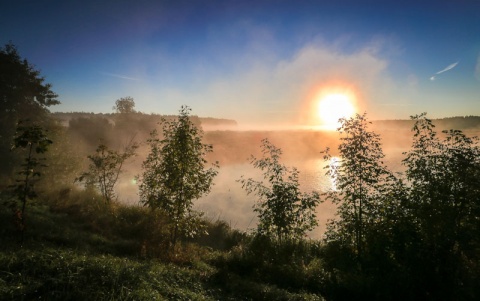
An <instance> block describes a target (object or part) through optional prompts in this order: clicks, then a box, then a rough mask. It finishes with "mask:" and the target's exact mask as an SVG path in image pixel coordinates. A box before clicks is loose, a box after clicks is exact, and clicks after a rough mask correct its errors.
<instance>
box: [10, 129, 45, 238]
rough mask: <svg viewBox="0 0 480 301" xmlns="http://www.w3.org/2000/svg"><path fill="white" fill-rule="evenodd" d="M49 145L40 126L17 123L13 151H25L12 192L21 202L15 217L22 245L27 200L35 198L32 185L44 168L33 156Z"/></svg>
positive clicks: (43, 150)
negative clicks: (23, 160)
mask: <svg viewBox="0 0 480 301" xmlns="http://www.w3.org/2000/svg"><path fill="white" fill-rule="evenodd" d="M50 144H52V141H51V140H50V139H48V138H47V136H46V135H45V133H44V130H43V129H42V128H41V127H40V126H38V125H35V124H32V125H25V124H24V122H20V123H19V125H18V127H17V132H16V134H15V138H14V139H13V147H14V148H15V149H24V150H26V157H25V163H23V164H22V168H21V169H20V171H19V172H18V175H19V176H20V177H21V178H20V179H19V180H17V182H18V184H17V185H14V192H15V194H16V196H17V198H18V200H20V202H21V210H20V209H15V217H16V219H17V222H18V225H19V227H20V231H21V233H22V236H21V242H22V243H23V234H24V230H25V209H26V206H27V200H28V199H32V198H35V197H36V196H37V194H36V192H35V189H34V183H35V180H36V179H37V178H39V177H40V176H41V172H40V169H41V167H44V166H45V165H44V164H41V161H42V159H41V158H38V157H36V156H35V155H36V154H43V153H45V152H46V151H47V150H48V146H49V145H50Z"/></svg>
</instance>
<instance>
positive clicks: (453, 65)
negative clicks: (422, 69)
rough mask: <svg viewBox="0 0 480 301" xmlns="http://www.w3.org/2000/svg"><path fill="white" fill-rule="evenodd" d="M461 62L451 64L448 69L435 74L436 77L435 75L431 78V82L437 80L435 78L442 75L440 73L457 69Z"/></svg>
mask: <svg viewBox="0 0 480 301" xmlns="http://www.w3.org/2000/svg"><path fill="white" fill-rule="evenodd" d="M458 63H459V62H455V63H453V64H450V65H448V66H447V67H446V68H444V69H442V70H440V71H438V72H437V73H435V75H433V76H432V77H430V80H431V81H434V80H435V77H436V76H437V75H438V74H440V73H443V72H447V71H448V70H452V69H453V68H455V67H456V66H457V65H458Z"/></svg>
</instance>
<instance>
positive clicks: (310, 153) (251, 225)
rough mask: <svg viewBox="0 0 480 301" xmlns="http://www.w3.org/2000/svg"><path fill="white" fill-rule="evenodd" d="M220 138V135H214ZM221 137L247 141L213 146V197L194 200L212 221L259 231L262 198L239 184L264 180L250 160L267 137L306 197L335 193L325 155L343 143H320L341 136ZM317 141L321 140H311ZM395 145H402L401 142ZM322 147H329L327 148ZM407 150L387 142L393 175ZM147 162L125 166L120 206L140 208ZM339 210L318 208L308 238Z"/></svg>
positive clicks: (317, 233) (330, 206) (316, 235)
mask: <svg viewBox="0 0 480 301" xmlns="http://www.w3.org/2000/svg"><path fill="white" fill-rule="evenodd" d="M219 134H220V133H215V135H219ZM222 135H224V136H225V137H229V138H230V139H233V138H239V137H243V138H242V139H236V140H235V139H233V140H230V139H228V141H223V142H222V143H220V142H218V141H217V142H216V144H214V145H213V146H214V156H215V157H216V158H218V159H220V160H219V161H220V162H219V163H220V168H219V169H218V175H217V177H216V178H215V179H214V185H213V187H212V190H211V192H210V193H209V194H208V195H206V196H203V197H202V198H200V199H198V200H195V201H194V207H195V209H197V210H200V211H203V212H205V214H206V217H207V218H208V219H210V220H212V221H216V220H217V219H220V220H223V221H225V222H227V223H228V224H229V225H230V226H232V227H234V228H236V229H239V230H242V231H249V230H251V229H255V227H256V225H257V218H256V214H255V212H254V211H253V206H254V204H255V203H256V202H257V199H258V198H257V196H255V195H248V194H247V193H246V192H245V191H244V190H243V189H242V186H241V184H240V183H239V182H238V181H237V180H239V179H240V178H241V177H242V176H244V177H246V178H253V179H255V180H263V178H262V174H261V172H260V171H259V170H257V169H255V168H253V166H252V165H251V164H250V163H249V157H250V156H251V155H252V154H253V155H255V156H256V157H259V156H260V154H259V150H260V141H261V139H263V137H264V136H267V137H268V138H269V139H270V140H272V141H274V143H275V144H276V145H277V146H278V147H280V148H281V149H282V151H283V155H282V160H281V163H282V164H285V165H286V166H288V167H290V168H291V167H295V168H297V169H298V170H299V182H300V187H301V190H302V191H303V192H311V191H318V192H320V193H323V192H326V191H328V190H330V189H334V188H335V187H334V186H333V182H332V179H331V178H329V177H328V176H327V175H326V170H325V167H326V165H327V164H329V162H325V160H324V159H323V155H322V154H321V151H322V150H324V149H325V147H326V146H327V142H328V143H329V145H328V146H329V147H331V148H332V153H334V152H335V149H336V145H337V143H338V141H336V139H335V141H336V142H335V143H332V140H329V139H321V138H326V136H324V135H328V136H329V137H330V138H332V136H336V137H338V133H334V132H326V133H321V136H322V137H317V136H318V135H319V133H317V132H311V131H305V132H303V131H302V132H294V133H292V132H282V131H278V132H268V133H259V132H250V133H243V134H241V135H240V136H236V135H239V134H238V132H223V133H222ZM207 136H208V135H207ZM282 137H283V138H282ZM314 137H316V138H318V139H317V140H311V138H314ZM210 138H211V137H210ZM245 140H246V141H248V142H246V141H245ZM250 140H251V141H250ZM392 141H398V139H397V140H392ZM307 144H308V145H310V146H311V145H315V147H313V148H312V147H308V148H306V145H307ZM317 144H319V145H317ZM321 145H324V146H323V147H322V146H321ZM384 145H385V144H384ZM407 146H408V145H406V147H405V148H399V147H397V146H396V145H395V144H392V143H391V142H388V141H387V143H386V145H385V147H384V152H385V154H386V158H385V160H384V162H385V163H386V164H387V165H388V166H389V168H390V169H391V170H392V171H394V172H397V171H401V169H402V166H401V160H402V159H403V155H402V152H403V151H406V150H407V149H408V147H407ZM235 148H237V151H236V152H233V149H235ZM142 161H143V157H142V156H139V157H137V158H136V159H135V160H134V161H133V162H131V163H130V164H129V165H128V166H126V168H125V172H124V173H123V174H122V176H121V179H120V182H119V184H118V187H117V193H118V195H119V201H121V202H125V203H130V204H139V197H138V186H137V183H136V181H135V180H134V178H135V176H136V175H139V174H140V173H141V169H140V166H141V162H142ZM222 161H223V162H224V163H222ZM335 211H336V206H335V205H333V204H331V203H330V202H328V201H325V202H323V203H322V204H320V205H319V206H318V207H317V210H316V212H317V220H318V223H319V226H318V227H317V228H316V229H315V230H314V231H312V232H311V233H310V234H309V235H310V237H312V238H316V239H318V238H321V236H322V234H323V233H324V231H325V227H326V223H327V221H328V220H329V219H332V218H334V217H335Z"/></svg>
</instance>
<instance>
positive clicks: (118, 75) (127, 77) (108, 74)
mask: <svg viewBox="0 0 480 301" xmlns="http://www.w3.org/2000/svg"><path fill="white" fill-rule="evenodd" d="M99 73H100V74H103V75H107V76H111V77H116V78H121V79H128V80H136V81H138V80H139V79H138V78H134V77H129V76H125V75H120V74H115V73H108V72H99Z"/></svg>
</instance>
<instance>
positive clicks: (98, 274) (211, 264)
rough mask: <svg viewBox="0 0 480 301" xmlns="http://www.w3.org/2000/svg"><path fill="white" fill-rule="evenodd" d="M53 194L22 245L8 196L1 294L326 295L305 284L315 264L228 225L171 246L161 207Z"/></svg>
mask: <svg viewBox="0 0 480 301" xmlns="http://www.w3.org/2000/svg"><path fill="white" fill-rule="evenodd" d="M47 195H48V197H47V198H46V199H44V200H43V201H36V202H35V203H31V204H30V206H29V207H28V210H27V214H26V216H25V219H26V225H27V228H26V229H25V235H24V236H25V239H24V242H23V244H20V231H19V230H18V229H17V228H16V226H15V223H14V222H13V221H14V219H13V215H12V211H11V209H10V208H9V207H8V206H7V205H6V204H7V203H8V202H6V199H7V198H6V196H5V195H4V196H3V204H2V206H1V207H0V208H1V209H0V223H1V228H0V229H1V230H0V231H1V232H0V234H1V237H0V246H1V247H0V299H1V300H40V299H41V300H322V299H321V297H319V296H318V295H317V294H315V293H312V292H308V290H306V289H307V288H308V285H307V283H300V282H299V281H300V279H303V278H301V277H303V276H304V275H303V274H302V273H303V272H305V271H307V270H309V269H310V271H311V274H312V277H310V280H309V281H310V284H311V281H312V279H313V273H312V271H314V270H313V269H312V267H313V265H310V266H309V267H308V266H301V265H298V266H299V268H298V269H297V270H296V271H295V270H292V266H293V265H294V264H295V265H297V262H291V263H290V264H288V263H284V264H283V265H276V264H274V263H272V262H270V263H268V260H267V259H266V258H260V257H258V256H257V255H258V254H254V253H252V252H250V251H249V252H246V251H245V250H244V248H245V244H248V243H251V238H250V237H249V236H248V235H246V234H244V233H240V232H238V231H234V230H232V229H230V227H228V225H227V224H226V223H224V222H222V221H209V222H208V229H209V232H210V235H208V236H203V237H199V238H197V239H195V240H190V241H183V242H182V244H180V245H179V246H178V247H177V248H176V250H175V251H171V252H167V251H166V247H165V241H166V240H167V238H166V236H165V233H163V226H164V223H163V221H164V217H162V216H161V215H159V214H158V213H155V212H152V211H150V210H147V209H146V208H143V207H138V206H125V205H120V204H114V205H105V204H103V203H101V202H100V199H99V197H98V196H97V195H96V194H95V193H93V192H88V191H73V190H64V191H60V192H58V191H57V192H54V193H49V194H47ZM258 260H261V261H265V262H266V263H265V264H260V262H259V261H258ZM282 269H283V271H282ZM267 274H270V276H269V277H265V275H267ZM282 275H290V276H289V277H290V278H288V277H287V278H285V277H282ZM294 275H296V276H298V279H297V281H294V278H292V277H296V276H294ZM279 279H283V280H284V281H283V283H282V281H279ZM287 280H288V283H285V281H287Z"/></svg>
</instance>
